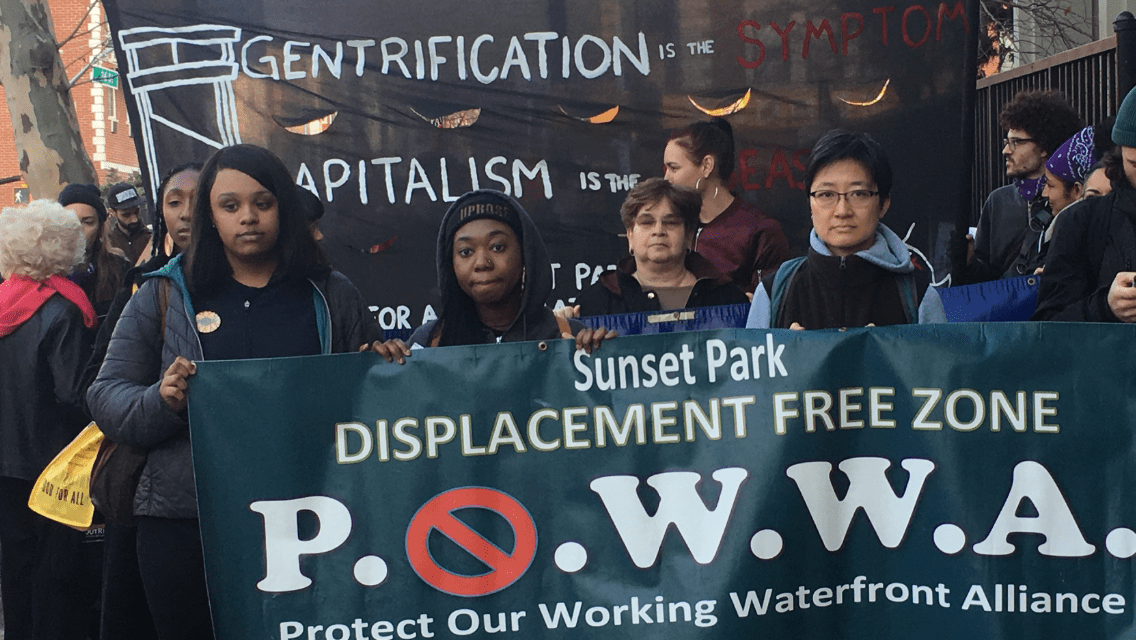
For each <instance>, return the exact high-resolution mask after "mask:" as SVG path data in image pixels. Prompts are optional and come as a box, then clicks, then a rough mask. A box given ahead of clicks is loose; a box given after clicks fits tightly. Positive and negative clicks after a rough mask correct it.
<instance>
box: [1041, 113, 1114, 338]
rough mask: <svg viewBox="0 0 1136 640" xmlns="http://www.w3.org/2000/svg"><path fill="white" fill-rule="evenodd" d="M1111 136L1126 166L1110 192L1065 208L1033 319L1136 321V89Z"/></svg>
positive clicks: (1055, 235) (1042, 281)
mask: <svg viewBox="0 0 1136 640" xmlns="http://www.w3.org/2000/svg"><path fill="white" fill-rule="evenodd" d="M1112 141H1113V142H1115V143H1116V145H1117V147H1118V149H1119V153H1120V156H1121V158H1122V160H1123V162H1122V168H1123V170H1122V171H1121V172H1119V173H1120V175H1118V176H1113V175H1110V177H1111V178H1113V187H1114V188H1113V191H1112V193H1109V194H1108V195H1104V196H1101V197H1099V198H1090V199H1087V200H1085V201H1083V202H1081V203H1078V204H1077V205H1076V206H1073V207H1069V208H1068V209H1067V210H1066V211H1065V212H1064V213H1063V214H1062V216H1061V219H1060V221H1059V223H1058V226H1057V230H1056V233H1054V235H1053V241H1052V243H1051V244H1052V246H1051V247H1050V249H1049V255H1048V256H1047V257H1046V259H1045V277H1043V278H1042V279H1041V286H1040V287H1039V289H1038V294H1037V298H1038V299H1037V311H1035V312H1034V315H1033V319H1034V320H1064V321H1073V322H1136V189H1134V188H1133V185H1134V184H1136V91H1131V92H1129V93H1128V95H1127V96H1126V97H1125V98H1124V101H1123V102H1122V103H1121V105H1120V110H1119V111H1118V112H1117V114H1116V124H1114V125H1113V127H1112ZM1114 153H1115V152H1114ZM1118 178H1119V179H1118Z"/></svg>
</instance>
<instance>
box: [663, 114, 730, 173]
mask: <svg viewBox="0 0 1136 640" xmlns="http://www.w3.org/2000/svg"><path fill="white" fill-rule="evenodd" d="M667 142H674V143H675V144H677V145H678V146H680V147H682V148H683V150H685V151H686V152H687V154H689V155H690V157H691V159H693V160H694V164H701V163H702V159H703V158H705V157H706V156H713V157H714V169H715V171H717V172H718V177H719V178H721V179H722V182H727V183H728V182H729V181H730V175H731V174H732V173H733V172H734V128H733V127H731V126H730V123H729V122H726V120H725V119H723V118H714V119H713V120H710V121H707V122H695V123H694V124H692V125H690V126H688V127H686V128H685V129H680V130H678V131H676V132H674V133H672V134H671V137H670V138H668V139H667Z"/></svg>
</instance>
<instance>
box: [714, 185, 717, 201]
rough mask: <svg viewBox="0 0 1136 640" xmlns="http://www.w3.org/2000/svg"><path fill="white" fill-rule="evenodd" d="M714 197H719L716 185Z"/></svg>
mask: <svg viewBox="0 0 1136 640" xmlns="http://www.w3.org/2000/svg"><path fill="white" fill-rule="evenodd" d="M714 197H715V198H717V197H718V187H717V186H715V187H714Z"/></svg>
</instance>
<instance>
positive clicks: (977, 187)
mask: <svg viewBox="0 0 1136 640" xmlns="http://www.w3.org/2000/svg"><path fill="white" fill-rule="evenodd" d="M1038 89H1042V90H1047V89H1056V90H1058V91H1063V92H1064V93H1065V95H1066V96H1068V97H1069V102H1070V103H1072V105H1073V107H1074V108H1075V109H1076V110H1077V111H1078V112H1079V113H1080V114H1081V116H1082V117H1083V118H1084V119H1085V122H1086V123H1088V124H1096V123H1098V122H1100V121H1102V120H1104V119H1105V118H1108V117H1111V116H1113V115H1115V114H1116V109H1117V107H1119V106H1120V101H1119V100H1118V99H1117V95H1116V94H1117V68H1116V36H1112V37H1111V38H1107V39H1105V40H1098V41H1097V42H1092V43H1089V44H1087V45H1085V46H1082V47H1077V48H1076V49H1070V50H1069V51H1065V52H1063V53H1059V54H1057V55H1055V56H1051V57H1049V58H1046V59H1044V60H1038V61H1037V62H1034V63H1032V64H1028V65H1024V66H1021V67H1018V68H1017V69H1013V70H1011V71H1007V72H1005V73H999V74H997V75H994V76H990V77H988V78H983V79H981V80H979V81H978V90H977V93H976V95H975V100H974V103H975V104H974V107H975V109H974V119H975V123H974V124H975V127H974V134H975V149H974V182H973V183H972V184H973V190H974V192H973V193H972V198H971V200H972V204H973V206H972V208H971V224H977V221H978V212H979V209H981V207H982V202H983V201H984V200H985V199H986V196H987V194H989V193H990V192H991V191H993V190H994V189H996V188H998V187H1000V186H1002V185H1004V184H1007V179H1006V165H1005V162H1004V160H1003V159H1002V140H1003V138H1005V135H1006V132H1005V131H1003V130H1002V128H1001V127H999V126H998V114H999V113H1001V111H1002V107H1003V106H1004V105H1005V104H1007V103H1009V102H1010V101H1012V100H1013V99H1014V96H1015V95H1017V94H1018V92H1020V91H1031V90H1038Z"/></svg>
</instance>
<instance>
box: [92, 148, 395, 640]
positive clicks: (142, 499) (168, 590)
mask: <svg viewBox="0 0 1136 640" xmlns="http://www.w3.org/2000/svg"><path fill="white" fill-rule="evenodd" d="M197 193H198V194H199V197H198V198H197V201H196V205H195V207H194V212H193V221H192V232H191V240H190V243H189V247H188V249H187V251H186V252H185V253H184V254H183V255H179V256H177V257H175V258H174V259H172V260H170V262H169V263H168V264H167V265H166V266H165V267H163V268H161V269H159V270H158V271H155V272H153V273H151V274H149V277H148V278H147V280H146V282H145V283H144V284H143V285H142V287H141V288H140V289H139V291H138V292H137V293H136V294H135V295H134V296H133V297H131V298H130V301H129V302H128V303H127V305H126V308H125V309H124V310H123V312H122V317H121V319H120V320H119V327H118V329H117V330H116V331H115V332H114V335H113V336H112V338H111V341H110V345H109V348H108V350H107V357H106V361H105V362H104V364H103V367H102V369H101V370H100V371H99V376H98V378H97V379H96V380H95V382H94V384H93V385H92V387H91V390H90V392H89V393H88V404H89V406H90V408H91V412H92V413H93V414H94V416H95V417H96V419H97V421H98V423H99V425H100V427H102V429H103V430H104V432H105V433H106V434H107V437H109V438H111V439H113V440H114V441H116V442H122V443H126V444H129V445H132V446H135V447H140V448H143V449H146V450H147V451H148V454H147V461H146V464H145V467H144V468H143V470H142V476H141V480H140V481H139V485H138V489H137V492H136V494H135V498H134V513H135V515H136V516H137V524H138V530H137V540H138V563H139V569H140V571H141V575H142V582H143V585H144V587H145V590H146V598H147V601H148V603H149V606H150V611H151V614H152V616H153V619H154V622H155V625H156V626H157V631H158V637H159V638H161V639H162V640H169V639H181V638H184V639H186V640H190V639H195V640H196V639H202V638H205V639H207V638H210V637H213V627H212V621H211V620H210V615H209V603H208V597H207V592H206V588H205V572H204V562H203V558H202V554H201V539H200V533H199V531H198V521H197V498H196V495H195V492H194V484H193V467H192V462H191V458H190V445H189V429H188V423H187V415H186V406H187V400H188V398H187V388H188V384H187V383H188V378H189V377H190V376H192V375H193V373H194V371H195V370H196V365H195V364H194V361H195V360H202V359H209V360H225V359H243V358H272V357H283V356H298V355H315V354H321V353H342V352H347V351H356V350H358V349H360V348H361V347H360V345H366V344H370V343H371V342H372V341H373V340H375V339H376V338H377V337H378V335H379V328H378V325H377V323H376V322H375V319H374V317H373V316H370V315H369V314H368V313H367V311H366V309H365V307H364V304H363V300H362V297H361V296H360V295H359V292H358V291H357V290H356V289H355V287H354V286H353V285H352V284H351V283H350V282H349V281H348V280H347V278H345V277H344V276H343V275H342V274H340V273H338V272H336V271H333V270H332V269H331V268H330V267H329V266H328V264H327V262H326V260H325V258H324V256H323V253H322V252H321V251H320V249H319V247H318V245H316V242H315V240H314V239H313V237H312V234H311V233H310V232H309V230H308V224H307V221H306V219H305V212H304V208H303V206H302V205H301V204H300V199H299V197H298V194H297V187H296V185H295V183H294V182H293V181H292V178H291V176H290V174H289V172H288V170H287V168H286V167H285V166H284V164H283V163H282V162H281V161H280V159H279V158H277V157H276V156H275V155H273V154H272V153H271V152H269V151H268V150H266V149H262V148H260V147H255V146H252V145H236V146H233V147H226V148H224V149H221V150H219V151H217V152H216V153H215V154H214V155H213V156H212V157H211V158H210V159H209V161H208V162H206V164H205V166H204V168H203V169H202V171H201V176H200V178H199V181H198V184H197Z"/></svg>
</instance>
